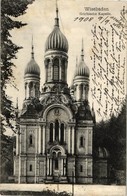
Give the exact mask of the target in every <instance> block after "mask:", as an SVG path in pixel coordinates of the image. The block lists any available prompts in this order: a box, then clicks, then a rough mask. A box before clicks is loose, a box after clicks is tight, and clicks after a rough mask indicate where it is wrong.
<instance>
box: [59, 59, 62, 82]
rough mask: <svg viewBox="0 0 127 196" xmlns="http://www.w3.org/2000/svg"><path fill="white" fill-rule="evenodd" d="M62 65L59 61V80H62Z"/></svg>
mask: <svg viewBox="0 0 127 196" xmlns="http://www.w3.org/2000/svg"><path fill="white" fill-rule="evenodd" d="M61 66H62V64H61V61H60V59H59V80H62V67H61Z"/></svg>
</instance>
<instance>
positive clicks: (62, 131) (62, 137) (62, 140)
mask: <svg viewBox="0 0 127 196" xmlns="http://www.w3.org/2000/svg"><path fill="white" fill-rule="evenodd" d="M61 143H64V124H63V123H62V124H61Z"/></svg>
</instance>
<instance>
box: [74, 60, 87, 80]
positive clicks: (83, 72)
mask: <svg viewBox="0 0 127 196" xmlns="http://www.w3.org/2000/svg"><path fill="white" fill-rule="evenodd" d="M89 75H90V70H89V68H88V66H87V65H86V64H85V62H84V61H83V60H81V61H80V63H79V65H78V66H77V68H76V71H75V77H76V76H85V77H89Z"/></svg>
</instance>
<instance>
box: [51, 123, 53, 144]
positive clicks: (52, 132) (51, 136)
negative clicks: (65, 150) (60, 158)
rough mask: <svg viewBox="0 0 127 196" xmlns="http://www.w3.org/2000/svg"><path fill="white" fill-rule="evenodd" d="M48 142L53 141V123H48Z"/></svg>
mask: <svg viewBox="0 0 127 196" xmlns="http://www.w3.org/2000/svg"><path fill="white" fill-rule="evenodd" d="M50 142H53V123H50Z"/></svg>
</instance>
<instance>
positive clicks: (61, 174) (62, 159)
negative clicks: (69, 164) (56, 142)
mask: <svg viewBox="0 0 127 196" xmlns="http://www.w3.org/2000/svg"><path fill="white" fill-rule="evenodd" d="M63 160H64V159H61V160H60V161H61V168H60V170H61V176H63Z"/></svg>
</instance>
